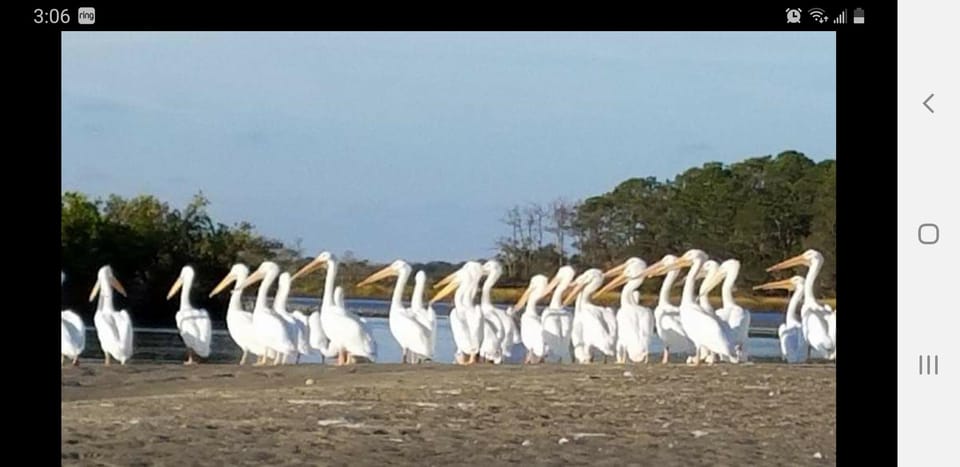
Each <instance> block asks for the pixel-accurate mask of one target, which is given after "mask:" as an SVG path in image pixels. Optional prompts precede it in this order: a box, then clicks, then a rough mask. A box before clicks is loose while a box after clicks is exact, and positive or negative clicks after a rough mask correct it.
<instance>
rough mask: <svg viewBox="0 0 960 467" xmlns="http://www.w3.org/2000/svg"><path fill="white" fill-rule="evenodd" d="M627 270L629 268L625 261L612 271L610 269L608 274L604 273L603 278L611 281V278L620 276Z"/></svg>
mask: <svg viewBox="0 0 960 467" xmlns="http://www.w3.org/2000/svg"><path fill="white" fill-rule="evenodd" d="M626 268H627V262H626V261H624V262H623V263H621V264H620V265H619V266H617V267H614V268H612V269H608V270H607V271H606V272H604V273H603V278H604V279H609V278H611V277H616V276H619V275H620V274H623V270H624V269H626Z"/></svg>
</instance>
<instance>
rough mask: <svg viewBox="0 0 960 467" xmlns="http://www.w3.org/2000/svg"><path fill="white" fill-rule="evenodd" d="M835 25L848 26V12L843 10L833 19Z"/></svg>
mask: <svg viewBox="0 0 960 467" xmlns="http://www.w3.org/2000/svg"><path fill="white" fill-rule="evenodd" d="M833 24H847V10H843V11H841V12H840V14H839V15H837V17H836V18H834V19H833Z"/></svg>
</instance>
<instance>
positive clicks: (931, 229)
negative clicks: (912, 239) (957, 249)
mask: <svg viewBox="0 0 960 467" xmlns="http://www.w3.org/2000/svg"><path fill="white" fill-rule="evenodd" d="M918 235H919V236H920V243H922V244H924V245H933V244H934V243H937V242H938V241H940V227H937V224H920V229H919V231H918Z"/></svg>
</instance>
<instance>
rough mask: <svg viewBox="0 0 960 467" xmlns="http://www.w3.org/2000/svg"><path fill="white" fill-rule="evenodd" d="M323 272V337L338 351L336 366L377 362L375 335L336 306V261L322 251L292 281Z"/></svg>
mask: <svg viewBox="0 0 960 467" xmlns="http://www.w3.org/2000/svg"><path fill="white" fill-rule="evenodd" d="M320 268H326V269H327V274H326V277H325V279H324V285H323V303H322V305H321V308H320V324H321V326H322V327H323V333H324V335H326V336H327V337H328V338H329V339H330V347H331V349H330V350H336V351H337V364H338V365H344V364H347V363H356V362H357V361H358V359H363V360H366V361H369V362H374V361H376V358H377V345H376V341H374V340H373V335H371V334H370V331H369V330H368V329H367V327H366V325H365V323H364V322H363V320H361V319H360V317H359V316H357V315H355V314H354V313H351V312H350V311H349V310H347V309H346V308H345V307H343V306H339V305H337V304H336V303H334V297H333V295H334V290H333V289H334V283H335V281H336V277H337V258H336V256H334V255H333V254H332V253H330V252H329V251H323V252H321V253H320V254H319V255H317V257H316V258H314V259H313V261H311V262H310V263H309V264H307V265H306V266H304V267H302V268H300V270H299V271H297V273H296V274H294V275H293V280H296V279H297V278H298V277H301V276H303V275H305V274H309V273H310V272H312V271H315V270H317V269H320Z"/></svg>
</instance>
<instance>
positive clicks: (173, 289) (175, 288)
mask: <svg viewBox="0 0 960 467" xmlns="http://www.w3.org/2000/svg"><path fill="white" fill-rule="evenodd" d="M180 287H183V278H182V277H178V278H177V281H176V282H174V283H173V286H172V287H170V291H169V292H167V300H170V299H171V298H173V295H174V294H176V293H177V291H178V290H180Z"/></svg>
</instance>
